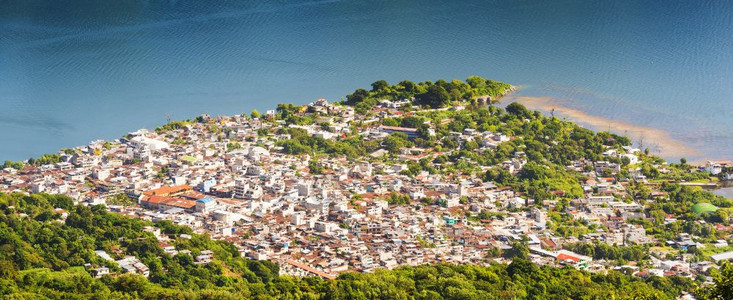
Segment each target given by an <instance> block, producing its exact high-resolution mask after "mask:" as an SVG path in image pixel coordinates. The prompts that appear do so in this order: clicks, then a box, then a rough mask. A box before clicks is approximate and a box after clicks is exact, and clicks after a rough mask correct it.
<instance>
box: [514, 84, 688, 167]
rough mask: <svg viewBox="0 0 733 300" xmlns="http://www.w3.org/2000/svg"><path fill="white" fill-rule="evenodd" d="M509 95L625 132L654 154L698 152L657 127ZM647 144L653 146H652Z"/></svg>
mask: <svg viewBox="0 0 733 300" xmlns="http://www.w3.org/2000/svg"><path fill="white" fill-rule="evenodd" d="M513 98H514V99H516V100H517V102H519V103H521V104H523V105H524V106H525V107H527V108H528V109H531V110H542V111H552V110H553V109H554V113H555V115H556V116H557V115H559V116H561V117H566V118H567V119H568V120H570V121H574V122H576V123H578V124H580V125H587V126H590V127H592V128H593V129H596V130H605V129H606V128H609V127H610V129H611V131H612V132H614V133H616V134H622V135H623V134H626V135H628V137H629V138H630V139H632V140H635V141H638V140H641V139H643V141H644V147H647V146H649V148H650V150H652V151H654V152H656V150H658V151H659V153H655V154H659V155H660V156H663V157H694V156H698V155H699V151H697V150H696V149H694V148H692V147H690V146H688V145H686V144H685V143H683V142H681V141H679V140H677V139H674V138H672V137H671V136H670V135H669V133H668V132H666V131H664V130H661V129H656V128H651V127H645V126H639V125H634V124H630V123H626V122H622V121H617V120H613V119H608V118H604V117H599V116H594V115H590V114H588V113H586V112H583V111H580V110H577V109H574V108H570V107H566V106H562V105H558V104H556V103H553V102H552V100H553V98H551V97H524V96H523V97H513ZM651 145H654V146H655V147H654V148H652V147H651Z"/></svg>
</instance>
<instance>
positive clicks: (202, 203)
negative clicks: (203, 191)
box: [196, 197, 216, 213]
mask: <svg viewBox="0 0 733 300" xmlns="http://www.w3.org/2000/svg"><path fill="white" fill-rule="evenodd" d="M214 208H216V200H214V198H211V197H204V198H202V199H199V200H196V211H197V212H201V213H208V212H210V211H212V210H214Z"/></svg>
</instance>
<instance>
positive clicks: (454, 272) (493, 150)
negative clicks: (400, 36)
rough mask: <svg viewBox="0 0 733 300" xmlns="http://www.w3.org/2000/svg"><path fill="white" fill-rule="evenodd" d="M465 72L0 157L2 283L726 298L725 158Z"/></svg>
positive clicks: (132, 293) (191, 291)
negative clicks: (674, 156)
mask: <svg viewBox="0 0 733 300" xmlns="http://www.w3.org/2000/svg"><path fill="white" fill-rule="evenodd" d="M512 90H513V87H512V86H511V85H509V84H506V83H502V82H498V81H493V80H487V79H484V78H481V77H478V76H472V77H469V78H467V79H466V80H465V81H461V80H452V81H445V80H437V81H435V82H421V83H414V82H411V81H407V80H405V81H402V82H399V83H398V84H395V85H391V84H389V83H387V82H386V81H382V80H380V81H376V82H374V83H373V84H372V85H371V87H370V88H369V89H357V90H355V91H354V92H353V93H351V94H349V95H347V96H346V97H345V100H343V101H341V102H338V103H330V102H328V101H327V100H325V99H318V100H316V101H314V102H312V103H310V104H307V105H293V104H279V105H278V106H277V107H276V108H275V109H273V110H268V111H265V112H262V113H261V112H258V111H256V110H255V111H252V112H251V113H248V114H243V115H235V116H218V117H212V116H208V115H202V116H199V117H196V118H195V119H192V120H186V121H174V122H170V123H168V124H165V125H163V126H160V127H158V128H156V129H155V130H154V131H147V130H139V131H136V132H131V133H129V134H127V135H125V136H124V137H121V138H120V139H117V140H113V141H95V142H91V143H90V144H88V145H85V146H80V147H76V148H71V149H63V150H61V151H60V152H59V153H55V154H48V155H44V156H42V157H40V158H36V159H29V160H27V161H23V162H12V161H6V162H5V163H4V165H3V166H2V167H3V169H2V171H0V247H1V248H2V249H3V251H0V264H1V265H2V266H1V267H0V272H1V274H2V277H1V279H0V280H2V282H3V284H2V285H0V286H1V288H0V295H3V296H4V297H10V298H12V299H26V298H27V299H35V298H43V297H47V298H53V299H56V298H67V299H68V298H72V299H73V298H79V299H87V298H99V299H108V298H146V299H161V298H176V299H198V298H207V299H242V298H246V299H318V298H325V299H495V298H531V299H547V298H600V299H611V298H620V299H626V298H639V297H646V298H654V299H675V298H678V297H692V296H695V297H697V298H698V299H725V298H726V297H730V296H731V295H730V294H728V293H729V291H730V289H731V282H730V278H731V277H733V267H732V266H731V265H730V263H728V262H727V261H728V260H730V259H731V258H733V246H731V245H730V244H729V243H733V239H732V237H731V232H733V226H731V224H730V222H731V216H730V212H731V207H733V200H731V199H727V198H725V197H721V196H716V195H714V194H712V193H710V192H708V191H706V190H703V189H701V188H700V187H698V186H696V185H700V186H708V185H712V186H715V185H718V184H720V183H722V182H728V181H730V180H733V164H732V163H730V162H719V161H715V162H713V161H710V162H707V163H706V164H705V165H701V166H693V165H690V164H688V163H687V161H686V160H685V159H681V160H680V162H674V163H671V162H667V161H665V160H664V159H661V158H659V157H657V156H654V155H651V154H650V153H649V150H648V149H637V148H635V147H634V146H633V145H632V142H631V140H630V139H629V138H627V137H624V136H620V135H617V134H613V133H610V132H594V131H591V130H588V129H585V128H583V127H581V126H578V125H576V124H574V123H572V122H568V121H565V120H561V119H558V118H555V117H552V116H546V115H543V114H541V113H540V112H538V111H532V110H529V109H527V108H526V107H525V106H524V105H522V104H519V103H516V102H512V103H509V104H506V105H499V104H497V101H498V100H499V99H500V98H501V97H502V96H504V95H506V94H507V93H510V92H511V91H512Z"/></svg>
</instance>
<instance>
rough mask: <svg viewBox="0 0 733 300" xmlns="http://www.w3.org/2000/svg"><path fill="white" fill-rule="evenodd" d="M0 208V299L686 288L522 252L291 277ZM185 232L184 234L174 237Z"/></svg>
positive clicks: (630, 294)
mask: <svg viewBox="0 0 733 300" xmlns="http://www.w3.org/2000/svg"><path fill="white" fill-rule="evenodd" d="M0 212H1V213H0V249H2V251H0V266H1V267H0V277H1V278H0V295H2V297H3V298H4V299H44V298H49V299H138V298H144V299H200V298H204V299H243V298H244V299H497V298H520V299H523V298H527V299H546V298H558V299H559V298H565V299H567V298H574V299H581V298H583V299H614V298H618V299H626V298H644V299H672V298H675V297H676V296H677V295H679V293H680V291H683V290H688V291H693V290H694V289H695V287H694V284H693V282H692V281H691V280H689V279H685V278H677V277H670V278H661V277H650V278H647V279H640V278H633V277H629V276H626V275H624V274H621V273H618V272H615V271H611V272H609V274H607V275H600V274H590V273H587V272H584V271H579V270H576V269H573V268H571V267H565V268H550V267H538V266H536V265H534V264H532V263H531V262H529V261H528V260H526V259H524V258H522V256H521V255H520V256H518V257H515V258H514V260H513V262H512V263H511V264H509V265H503V264H490V265H487V266H476V265H425V266H419V267H401V268H398V269H395V270H392V271H389V270H382V271H378V272H376V273H373V274H358V273H347V274H342V275H341V276H339V277H338V278H337V279H335V280H325V279H320V278H316V277H307V278H294V277H290V276H280V275H278V272H279V270H278V266H277V265H276V264H274V263H271V262H267V261H253V260H248V259H244V258H241V257H240V256H239V255H238V253H237V250H236V248H235V247H234V246H233V245H232V244H229V243H227V242H222V241H213V240H211V239H209V238H208V237H207V236H203V235H197V234H193V233H191V230H190V229H189V228H186V227H179V226H175V225H173V224H171V223H170V222H165V221H164V222H159V223H149V222H146V221H142V220H138V219H132V218H128V217H126V216H123V215H120V214H117V213H110V212H107V211H106V209H105V208H104V207H103V206H94V207H87V206H79V205H74V204H73V202H72V201H71V199H69V198H68V197H66V196H59V195H46V194H36V195H30V196H28V195H22V194H10V195H6V194H0ZM145 226H156V227H158V228H160V229H161V231H162V232H163V234H165V235H170V236H171V237H173V240H172V241H171V242H172V243H173V244H174V245H175V247H176V248H177V249H178V250H190V251H191V254H178V255H175V256H171V255H169V254H167V253H165V252H164V251H163V250H162V249H161V247H160V246H159V245H158V241H157V239H156V238H155V237H154V236H153V234H152V233H149V232H144V231H143V230H142V229H143V228H144V227H145ZM184 233H185V234H190V235H191V238H190V239H189V238H180V237H179V238H176V237H177V236H180V235H181V234H184ZM94 250H105V251H106V252H108V253H110V254H112V255H113V256H115V258H119V257H122V256H125V255H134V256H135V257H137V258H139V259H140V260H141V261H142V262H143V263H145V264H146V265H147V266H148V267H149V268H150V276H149V278H145V277H143V276H140V275H132V274H121V273H122V270H121V269H120V268H119V267H118V266H116V265H115V263H113V262H109V261H107V260H104V259H102V258H100V257H99V256H98V255H97V254H95V253H94ZM203 250H212V251H213V252H214V254H215V260H214V261H213V262H211V263H208V264H199V265H197V264H193V263H192V261H193V260H192V256H193V255H196V254H198V253H200V252H201V251H203ZM85 265H87V266H86V267H85ZM98 266H107V267H109V268H110V270H112V273H114V274H120V275H114V276H111V275H104V276H102V277H101V278H98V279H95V278H93V277H92V276H91V275H90V274H89V272H88V270H89V268H90V267H91V268H94V267H98ZM722 272H723V274H722V275H720V276H719V277H718V281H719V282H721V283H723V284H721V285H719V287H720V288H717V289H705V290H700V291H699V294H700V295H702V296H706V297H710V298H711V299H713V298H714V297H716V295H725V294H721V293H725V290H723V288H725V287H726V285H725V280H726V278H728V279H727V280H728V281H730V279H729V278H731V275H733V270H731V268H730V267H729V266H726V267H724V269H723V271H722ZM727 284H728V285H727V288H728V289H730V283H729V282H728V283H727ZM716 293H717V294H716ZM721 297H722V296H721ZM719 299H723V298H719Z"/></svg>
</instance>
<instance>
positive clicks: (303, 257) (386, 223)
mask: <svg viewBox="0 0 733 300" xmlns="http://www.w3.org/2000/svg"><path fill="white" fill-rule="evenodd" d="M402 105H403V103H401V102H390V101H387V102H383V103H381V106H379V107H377V108H375V111H379V112H380V113H378V114H376V115H377V117H374V118H377V119H376V120H374V119H365V120H359V121H360V124H361V125H360V126H359V127H357V126H354V122H353V121H354V120H355V118H356V116H355V113H354V110H353V109H352V108H350V107H345V106H340V105H332V104H329V103H328V102H326V101H325V100H322V99H319V100H318V101H316V102H314V103H311V104H309V105H307V106H305V108H304V109H303V110H302V111H301V112H300V113H302V114H310V115H312V116H315V118H316V124H320V125H286V124H285V123H284V122H282V121H279V120H275V118H274V117H273V116H274V115H275V114H276V112H275V111H268V112H267V113H266V114H265V115H263V116H262V117H261V118H248V117H246V116H241V115H240V116H233V117H218V118H211V117H208V116H204V117H202V119H203V121H202V122H197V123H188V124H186V125H185V126H183V127H182V128H180V129H175V130H170V131H167V132H159V133H156V132H148V131H146V130H139V131H137V132H133V133H130V134H128V135H127V136H126V137H125V138H123V139H120V140H117V141H114V142H112V143H109V142H104V141H97V142H92V143H90V144H89V145H87V146H84V147H77V148H75V149H72V151H65V152H64V153H61V160H62V161H61V162H59V163H57V164H53V165H45V166H40V167H28V168H25V169H23V170H13V169H5V170H2V172H0V191H5V192H13V191H19V192H32V193H41V192H43V193H60V194H66V195H68V196H70V197H71V198H72V199H74V200H76V201H78V202H81V203H86V204H89V205H97V204H106V205H107V206H108V208H109V209H110V210H113V211H116V212H120V213H123V214H126V215H129V216H131V217H135V218H141V219H145V220H151V221H162V220H170V221H172V222H173V223H175V224H178V225H184V226H189V227H191V228H192V229H193V230H194V231H195V232H198V233H207V234H209V235H210V236H212V237H213V238H215V239H221V240H226V241H229V242H232V243H233V244H234V245H235V246H236V247H237V248H238V249H239V251H240V253H241V255H242V256H244V257H248V258H251V259H257V260H271V261H274V262H277V263H278V264H280V266H281V268H280V270H281V272H283V273H289V274H293V275H315V276H321V277H324V278H334V276H336V275H337V274H339V273H342V272H347V271H360V272H371V271H373V270H375V269H378V268H387V269H391V268H394V267H397V266H401V265H419V264H425V263H438V262H448V263H474V264H484V263H487V262H490V261H500V262H501V261H504V259H503V258H501V257H497V255H496V253H497V250H509V249H511V248H512V245H513V244H514V243H516V242H520V241H528V243H529V246H530V250H531V251H530V252H531V253H530V255H531V258H532V260H533V261H535V262H537V263H540V264H544V265H557V266H559V265H566V264H571V265H573V266H575V267H578V268H583V269H588V270H592V271H602V270H607V269H609V268H612V267H616V266H614V265H613V263H612V262H605V261H595V262H594V261H593V259H592V258H591V257H587V256H583V255H580V254H577V253H573V252H570V251H567V250H563V249H562V245H563V244H565V243H575V242H590V243H607V244H609V245H631V244H650V243H655V242H657V241H655V240H654V239H653V238H651V237H650V236H648V235H647V234H646V230H645V228H643V227H642V226H641V225H631V224H629V223H628V222H627V220H630V219H639V218H644V217H645V216H644V212H643V209H644V208H643V206H642V204H640V203H635V202H632V203H627V202H624V201H620V200H618V198H617V197H615V196H616V195H618V194H622V193H624V191H625V188H624V186H623V185H622V184H620V183H619V182H617V181H616V180H615V179H614V177H612V176H613V174H617V173H618V172H619V171H620V168H621V167H620V165H619V164H617V163H611V162H605V161H598V162H589V161H577V162H573V164H572V165H570V166H568V168H571V169H576V170H579V171H583V172H585V173H584V174H585V175H587V176H586V178H588V179H587V180H586V181H585V182H583V183H582V187H583V189H584V190H585V192H586V195H587V196H585V197H582V198H579V199H576V200H573V201H572V202H571V203H570V205H568V206H567V207H566V208H565V209H566V211H567V212H568V213H570V214H571V215H572V216H573V217H574V218H575V220H578V221H581V222H583V223H585V224H588V225H589V226H590V225H592V224H596V225H598V226H596V227H595V228H598V229H597V230H596V231H594V232H591V233H588V234H585V235H582V236H580V237H573V236H570V237H562V236H560V235H558V234H556V233H555V232H554V231H553V230H552V229H550V228H548V227H549V226H548V224H549V223H551V222H552V220H551V218H550V216H548V210H549V209H550V208H554V207H556V206H557V205H558V203H557V202H556V201H551V200H546V201H543V202H542V203H535V201H534V200H533V199H529V198H527V197H526V196H524V195H522V194H520V193H516V192H514V191H512V190H511V189H509V188H506V187H501V188H500V187H497V186H496V185H495V184H493V183H491V182H483V181H482V180H481V179H480V178H478V177H477V176H476V175H442V174H430V173H428V172H424V171H423V172H420V173H419V174H417V175H415V176H408V175H405V174H404V172H403V171H405V170H407V162H409V161H418V160H420V159H422V158H426V157H434V156H437V155H442V154H449V153H441V152H437V153H436V152H434V151H432V152H431V151H428V150H427V149H420V148H412V149H405V150H403V151H402V152H401V153H399V154H396V155H394V154H393V155H391V156H390V157H389V159H383V157H385V155H386V154H387V152H386V151H385V150H378V151H377V152H375V153H372V154H371V155H369V156H368V157H365V158H363V159H362V160H349V159H347V158H345V157H338V156H337V157H320V158H319V159H318V161H317V164H318V166H319V167H322V168H323V170H324V171H323V172H319V173H318V174H313V173H312V172H310V166H309V163H311V161H312V158H313V157H311V156H310V155H307V154H306V155H299V156H294V155H288V154H284V153H283V151H281V150H282V149H281V147H279V146H278V141H281V140H287V139H289V138H290V136H289V135H288V134H287V133H283V132H285V131H282V130H278V129H281V128H286V127H295V128H300V129H304V130H305V131H306V132H307V133H308V134H309V135H311V136H316V137H320V138H323V139H327V140H328V139H338V138H340V137H341V136H344V135H348V134H352V132H351V131H352V130H358V134H360V135H361V136H363V137H364V138H365V139H375V140H378V139H380V138H383V137H384V136H386V135H388V134H390V133H394V132H401V133H405V134H406V135H407V136H408V137H411V136H415V135H417V134H418V133H417V130H416V129H413V128H403V127H393V126H379V125H377V124H379V122H376V121H378V118H380V117H385V116H389V115H392V114H397V113H402V112H398V110H397V108H399V107H400V106H402ZM323 124H328V126H324V125H323ZM431 134H432V133H431ZM446 138H451V139H456V140H457V141H467V140H477V139H478V140H481V141H483V142H482V143H480V147H481V149H479V150H487V149H493V148H495V147H496V146H497V145H499V144H500V143H503V142H506V141H509V140H511V139H512V137H510V136H506V135H503V134H500V133H490V132H477V131H475V130H473V129H466V130H465V131H463V132H455V133H451V134H450V136H448V137H446ZM626 150H627V151H625V153H616V152H609V153H607V155H608V156H623V157H626V158H628V159H629V160H632V161H633V160H635V159H636V156H635V155H634V153H635V152H638V149H631V148H629V149H626ZM526 162H527V161H526V156H525V155H523V153H522V152H519V151H518V152H517V153H515V155H514V158H512V159H511V160H508V161H505V162H502V163H501V164H500V166H501V167H502V168H504V169H506V170H508V171H510V172H511V173H513V174H515V173H517V172H519V170H521V169H522V167H523V166H524V164H525V163H526ZM120 194H124V195H126V196H127V197H129V198H130V199H133V201H134V202H136V203H137V205H131V206H130V205H123V204H118V203H108V201H109V199H111V197H113V196H116V195H120ZM393 195H404V196H405V197H408V198H409V203H406V204H405V203H398V204H395V203H392V204H390V203H389V201H390V197H391V196H393ZM491 214H493V217H484V216H485V215H491ZM601 228H606V229H601ZM146 230H149V231H151V232H153V233H154V234H155V235H156V237H158V238H159V242H160V244H159V245H160V246H161V247H162V248H163V249H164V251H165V252H166V253H169V254H170V255H177V254H178V253H179V251H177V250H176V248H175V246H174V243H175V242H174V241H175V238H186V236H177V237H167V236H164V235H161V234H160V231H159V230H157V231H156V229H155V228H146ZM189 238H190V237H189ZM681 243H682V244H680V246H684V245H685V244H684V242H681ZM189 253H190V252H189ZM98 254H99V255H100V256H101V257H103V258H105V259H107V260H110V261H114V262H115V263H116V264H117V265H118V266H119V267H120V268H122V269H123V270H124V271H125V272H131V273H138V274H143V275H147V272H148V269H147V267H145V265H143V264H142V263H140V261H139V260H137V259H135V258H134V257H123V258H122V259H119V260H114V259H112V257H110V256H109V255H108V254H107V253H105V252H104V251H101V250H100V251H98ZM213 259H214V256H213V253H211V252H210V251H209V252H207V251H203V252H201V253H197V255H196V256H195V262H196V263H199V264H205V263H208V262H211V261H212V260H213ZM680 266H682V267H680ZM630 267H632V268H633V267H634V266H630ZM675 268H677V269H675ZM657 269H659V270H662V273H661V274H662V275H667V274H670V273H669V271H671V270H679V271H678V272H675V274H687V273H685V272H683V271H686V272H690V271H689V270H694V269H695V268H694V267H692V265H691V263H690V262H685V261H684V260H680V261H677V262H675V263H670V262H667V261H660V262H659V264H658V265H656V266H655V268H653V270H657ZM108 272H109V270H108V269H106V268H104V267H101V268H98V269H95V270H94V274H95V275H99V276H101V275H103V274H105V273H108ZM639 272H641V271H639ZM645 272H649V271H648V270H645ZM654 272H656V271H654Z"/></svg>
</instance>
